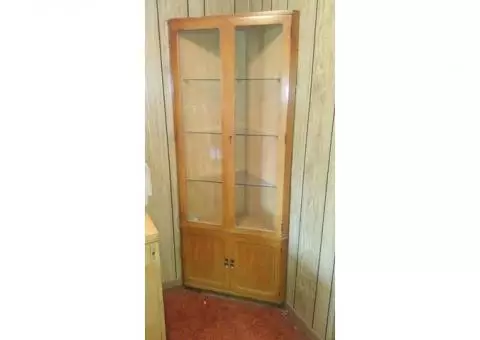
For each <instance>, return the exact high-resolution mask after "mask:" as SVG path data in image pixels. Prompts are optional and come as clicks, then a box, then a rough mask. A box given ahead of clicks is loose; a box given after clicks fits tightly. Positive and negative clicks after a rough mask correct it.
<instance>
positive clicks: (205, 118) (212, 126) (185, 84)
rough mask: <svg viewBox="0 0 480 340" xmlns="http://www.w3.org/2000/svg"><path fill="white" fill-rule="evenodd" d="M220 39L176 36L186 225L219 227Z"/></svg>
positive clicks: (210, 33)
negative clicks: (190, 223)
mask: <svg viewBox="0 0 480 340" xmlns="http://www.w3.org/2000/svg"><path fill="white" fill-rule="evenodd" d="M219 43H220V35H219V31H218V30H217V29H211V30H197V31H182V32H180V34H179V53H180V54H179V57H180V60H179V61H180V78H181V86H182V88H181V97H182V108H181V113H182V128H183V138H184V152H185V158H184V159H185V172H186V177H187V178H186V189H187V190H186V191H187V207H186V210H187V211H186V213H187V219H188V220H189V221H195V222H206V223H210V224H217V225H220V224H221V223H222V206H223V200H222V135H221V132H222V129H221V121H222V120H221V111H220V108H221V88H220V74H221V63H220V45H219Z"/></svg>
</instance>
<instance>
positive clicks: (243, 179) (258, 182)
mask: <svg viewBox="0 0 480 340" xmlns="http://www.w3.org/2000/svg"><path fill="white" fill-rule="evenodd" d="M187 181H191V182H209V183H223V180H222V178H221V177H220V176H202V177H196V178H187ZM235 185H245V186H252V187H268V188H275V187H276V186H275V184H273V183H269V182H267V181H265V180H263V179H261V178H259V177H257V176H255V175H252V174H250V173H248V172H246V171H235Z"/></svg>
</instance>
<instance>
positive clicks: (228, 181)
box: [169, 11, 298, 302]
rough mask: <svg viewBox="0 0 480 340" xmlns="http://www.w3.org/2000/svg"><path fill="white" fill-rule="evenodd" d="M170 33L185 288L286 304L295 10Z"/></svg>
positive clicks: (182, 24)
mask: <svg viewBox="0 0 480 340" xmlns="http://www.w3.org/2000/svg"><path fill="white" fill-rule="evenodd" d="M169 29H170V53H171V55H170V61H171V69H172V81H173V107H174V120H175V144H176V151H177V164H178V166H177V168H178V176H177V177H178V181H179V182H178V187H179V203H180V204H179V206H180V225H181V234H182V260H183V277H184V282H185V284H186V285H188V286H193V287H198V288H204V289H211V290H218V291H222V292H227V293H232V294H237V295H241V296H246V297H251V298H256V299H261V300H266V301H272V302H283V299H284V293H285V292H284V287H285V272H286V270H285V267H286V251H287V238H288V220H289V216H288V215H289V203H290V173H291V161H292V160H291V158H292V141H293V138H292V137H293V136H292V134H293V115H294V106H295V102H294V101H295V81H296V69H297V44H298V13H297V12H289V11H275V12H261V13H250V14H245V15H235V16H214V17H200V18H182V19H172V20H170V21H169Z"/></svg>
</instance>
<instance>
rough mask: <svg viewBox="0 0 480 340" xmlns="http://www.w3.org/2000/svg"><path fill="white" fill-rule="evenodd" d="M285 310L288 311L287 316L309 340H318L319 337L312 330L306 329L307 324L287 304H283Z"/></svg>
mask: <svg viewBox="0 0 480 340" xmlns="http://www.w3.org/2000/svg"><path fill="white" fill-rule="evenodd" d="M285 308H286V309H287V311H288V314H289V315H290V316H291V317H292V319H293V322H294V323H295V325H296V326H297V327H298V328H299V329H300V330H301V331H302V332H303V333H304V334H305V335H307V336H308V338H309V339H311V340H320V337H319V336H318V335H317V333H315V332H314V331H313V329H312V328H310V327H308V325H307V323H306V322H305V320H303V318H302V317H301V316H300V315H298V314H297V312H295V310H294V309H293V308H292V307H291V306H290V305H289V304H288V303H286V304H285Z"/></svg>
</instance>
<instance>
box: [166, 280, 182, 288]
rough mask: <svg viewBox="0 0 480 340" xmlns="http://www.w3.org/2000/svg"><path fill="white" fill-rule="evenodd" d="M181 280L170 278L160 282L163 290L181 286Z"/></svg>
mask: <svg viewBox="0 0 480 340" xmlns="http://www.w3.org/2000/svg"><path fill="white" fill-rule="evenodd" d="M182 285H183V284H182V280H172V281H166V282H163V283H162V288H163V290H165V289H170V288H175V287H180V286H182Z"/></svg>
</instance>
